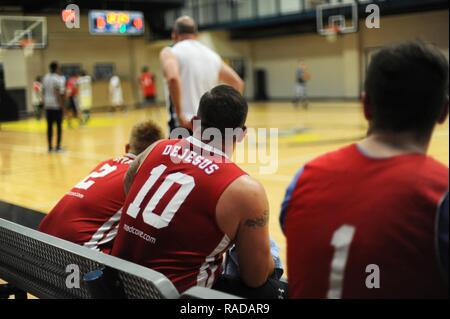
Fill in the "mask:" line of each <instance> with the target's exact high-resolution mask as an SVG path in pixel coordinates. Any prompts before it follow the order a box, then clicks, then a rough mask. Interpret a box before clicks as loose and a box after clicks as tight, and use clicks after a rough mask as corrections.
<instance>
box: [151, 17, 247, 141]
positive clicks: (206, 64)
mask: <svg viewBox="0 0 450 319" xmlns="http://www.w3.org/2000/svg"><path fill="white" fill-rule="evenodd" d="M197 36H198V31H197V25H196V23H195V21H194V20H193V19H192V18H190V17H188V16H183V17H180V18H178V19H177V20H176V21H175V24H174V27H173V30H172V40H173V41H174V43H175V44H174V45H173V46H171V47H166V48H164V49H163V50H162V52H161V54H160V59H161V64H162V69H163V73H164V78H165V80H166V87H165V91H166V102H167V105H168V107H169V115H170V120H169V130H170V131H169V133H170V132H172V130H174V129H175V128H177V127H184V128H187V129H190V130H191V129H192V121H191V120H192V117H193V116H194V115H196V114H197V109H198V105H199V103H200V98H201V97H202V95H203V94H204V93H205V92H207V91H209V90H211V89H212V88H213V87H215V86H216V85H217V84H219V82H223V83H225V84H228V85H230V86H232V87H234V88H235V89H236V90H237V91H239V92H240V93H241V94H242V93H243V91H244V82H243V81H242V79H241V78H240V77H239V75H237V73H236V72H235V71H233V69H232V68H231V67H229V66H228V65H227V64H225V63H224V62H223V61H222V59H221V57H220V56H219V55H218V54H217V53H215V52H214V51H213V50H211V49H209V48H208V47H206V46H205V45H203V44H202V43H200V42H199V41H197Z"/></svg>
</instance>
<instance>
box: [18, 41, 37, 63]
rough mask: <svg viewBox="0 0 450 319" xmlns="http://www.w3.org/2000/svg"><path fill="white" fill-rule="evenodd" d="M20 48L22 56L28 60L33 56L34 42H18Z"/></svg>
mask: <svg viewBox="0 0 450 319" xmlns="http://www.w3.org/2000/svg"><path fill="white" fill-rule="evenodd" d="M20 46H21V47H22V50H23V55H24V56H25V57H26V58H28V57H30V56H32V55H33V51H34V42H33V40H30V39H23V40H21V41H20Z"/></svg>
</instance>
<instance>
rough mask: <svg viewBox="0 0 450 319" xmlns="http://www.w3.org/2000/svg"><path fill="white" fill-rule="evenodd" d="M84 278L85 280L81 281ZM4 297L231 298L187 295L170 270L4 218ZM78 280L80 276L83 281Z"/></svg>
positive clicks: (197, 292) (198, 291)
mask: <svg viewBox="0 0 450 319" xmlns="http://www.w3.org/2000/svg"><path fill="white" fill-rule="evenodd" d="M78 278H79V281H78ZM0 279H2V280H4V281H6V282H7V284H3V285H2V286H1V289H0V295H1V296H0V298H1V297H3V298H5V297H6V298H8V296H9V295H11V294H13V295H15V296H16V298H26V296H27V294H26V292H28V293H30V294H32V295H34V296H36V297H38V298H59V299H60V298H80V299H91V298H129V299H131V298H138V299H142V298H147V299H166V298H169V299H174V298H175V299H176V298H180V297H181V298H197V299H205V298H209V299H224V298H225V299H231V298H235V297H234V296H231V295H227V294H224V293H221V292H218V291H214V290H211V289H206V288H200V287H195V288H192V289H190V290H188V291H186V292H185V293H184V294H183V295H182V296H180V294H179V293H178V291H177V289H176V288H175V287H174V285H173V284H172V282H171V281H170V280H169V279H168V278H166V277H165V276H164V275H162V274H160V273H158V272H156V271H153V270H151V269H149V268H146V267H142V266H140V265H137V264H134V263H131V262H128V261H125V260H122V259H119V258H116V257H113V256H109V255H106V254H102V253H100V252H97V251H94V250H91V249H88V248H86V247H83V246H79V245H76V244H74V243H71V242H67V241H65V240H62V239H59V238H56V237H53V236H49V235H47V234H44V233H41V232H38V231H36V230H33V229H30V228H27V227H24V226H22V225H18V224H15V223H13V222H10V221H7V220H4V219H0ZM77 281H78V282H77Z"/></svg>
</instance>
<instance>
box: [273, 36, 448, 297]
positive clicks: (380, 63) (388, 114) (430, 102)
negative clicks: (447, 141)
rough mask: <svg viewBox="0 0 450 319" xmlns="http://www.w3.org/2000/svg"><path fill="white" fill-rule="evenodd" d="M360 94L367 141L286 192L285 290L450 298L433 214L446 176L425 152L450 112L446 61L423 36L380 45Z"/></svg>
mask: <svg viewBox="0 0 450 319" xmlns="http://www.w3.org/2000/svg"><path fill="white" fill-rule="evenodd" d="M365 90H366V93H365V95H364V97H363V102H364V114H365V117H366V119H367V120H368V122H369V127H370V129H369V133H368V136H367V138H366V139H364V140H362V141H361V142H359V143H357V144H353V145H350V146H347V147H344V148H342V149H340V150H338V151H335V152H332V153H328V154H326V155H324V156H321V157H319V158H318V159H316V160H313V161H312V162H310V163H308V164H306V165H305V166H304V167H303V168H302V169H301V170H300V172H299V173H298V174H297V176H296V177H295V179H294V181H293V182H292V184H291V186H290V187H289V188H288V191H287V195H286V199H285V202H284V204H283V209H282V215H281V223H282V225H283V226H282V227H283V228H284V232H285V235H286V238H287V247H288V249H287V258H288V277H289V293H290V296H291V297H293V298H326V297H328V298H448V296H449V294H448V282H446V280H444V279H443V277H442V276H441V271H440V270H441V265H440V264H439V263H438V258H437V256H436V252H437V251H439V250H438V249H437V247H436V242H437V236H438V235H440V234H437V231H436V224H437V214H436V211H437V206H438V204H439V201H440V199H441V198H442V197H443V195H444V193H446V192H447V189H448V183H449V182H448V177H449V172H448V168H447V167H445V166H444V165H442V164H441V163H439V162H437V161H435V160H434V159H432V158H430V157H428V156H427V155H426V154H427V150H428V146H429V143H430V139H431V136H432V132H433V130H434V127H435V125H436V124H437V123H443V122H444V121H445V120H446V118H447V115H448V95H447V94H448V93H447V92H448V62H447V60H446V58H445V57H444V55H443V54H442V53H441V52H440V51H439V50H438V49H436V48H434V47H431V46H428V45H425V44H423V43H421V42H407V43H402V44H398V45H393V46H388V47H385V48H383V49H381V50H380V51H379V53H377V54H376V55H375V56H374V57H373V59H372V62H371V64H370V66H369V69H368V73H367V79H366V84H365ZM447 231H448V225H447ZM447 238H448V232H447ZM448 253H449V251H448V245H447V251H446V253H445V254H446V255H447V256H448ZM447 267H448V265H447Z"/></svg>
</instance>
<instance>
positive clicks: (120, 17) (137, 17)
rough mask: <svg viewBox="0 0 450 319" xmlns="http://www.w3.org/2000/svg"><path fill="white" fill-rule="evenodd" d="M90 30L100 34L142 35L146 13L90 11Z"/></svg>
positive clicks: (92, 32)
mask: <svg viewBox="0 0 450 319" xmlns="http://www.w3.org/2000/svg"><path fill="white" fill-rule="evenodd" d="M89 32H90V33H91V34H100V35H102V34H103V35H142V34H144V15H143V13H142V12H139V11H110V10H90V11H89Z"/></svg>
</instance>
